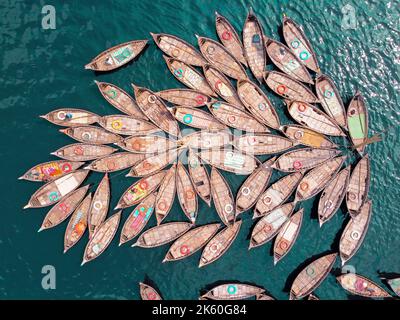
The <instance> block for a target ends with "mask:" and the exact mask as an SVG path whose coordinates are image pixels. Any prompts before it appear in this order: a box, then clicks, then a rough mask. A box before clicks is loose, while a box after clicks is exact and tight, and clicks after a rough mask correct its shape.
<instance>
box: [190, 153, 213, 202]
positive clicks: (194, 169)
mask: <svg viewBox="0 0 400 320" xmlns="http://www.w3.org/2000/svg"><path fill="white" fill-rule="evenodd" d="M188 167H189V176H190V179H191V180H192V183H193V187H194V189H195V190H196V193H197V194H198V195H199V197H200V198H201V199H203V201H204V202H205V203H207V205H208V206H209V207H210V206H211V185H210V177H209V175H208V171H207V169H206V168H205V166H204V164H203V163H202V161H201V159H200V158H199V157H198V156H197V155H196V154H195V153H194V152H193V150H191V149H189V152H188Z"/></svg>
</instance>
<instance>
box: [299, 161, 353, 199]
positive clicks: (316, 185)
mask: <svg viewBox="0 0 400 320" xmlns="http://www.w3.org/2000/svg"><path fill="white" fill-rule="evenodd" d="M346 158H347V157H346V156H342V157H336V158H333V159H331V160H328V161H325V162H323V163H321V164H320V165H319V166H317V167H315V168H314V169H312V170H310V171H309V172H307V174H306V175H305V176H304V177H303V179H301V181H300V183H299V185H298V186H297V190H296V196H295V202H297V201H305V200H308V199H310V198H312V197H314V196H315V195H317V194H318V193H320V192H321V191H322V190H323V189H324V188H325V186H326V185H327V184H328V183H329V182H330V181H331V180H332V179H333V178H334V177H335V176H336V174H337V173H338V171H339V170H340V168H341V167H342V165H343V163H344V161H345V160H346Z"/></svg>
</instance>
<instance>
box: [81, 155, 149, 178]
mask: <svg viewBox="0 0 400 320" xmlns="http://www.w3.org/2000/svg"><path fill="white" fill-rule="evenodd" d="M144 158H145V156H144V155H143V154H139V153H130V152H118V153H114V154H112V155H110V156H107V157H104V158H101V159H98V160H95V161H93V162H92V163H91V164H89V165H88V166H87V167H85V169H88V170H92V171H97V172H104V173H105V172H115V171H120V170H124V169H126V168H129V167H132V166H134V165H135V164H136V163H138V162H140V161H142V160H143V159H144Z"/></svg>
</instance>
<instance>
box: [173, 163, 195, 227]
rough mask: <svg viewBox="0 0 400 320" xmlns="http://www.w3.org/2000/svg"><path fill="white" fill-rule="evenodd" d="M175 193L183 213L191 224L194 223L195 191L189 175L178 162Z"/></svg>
mask: <svg viewBox="0 0 400 320" xmlns="http://www.w3.org/2000/svg"><path fill="white" fill-rule="evenodd" d="M176 193H177V195H178V200H179V204H180V206H181V208H182V211H183V213H184V214H185V215H186V217H187V218H188V219H189V220H190V221H191V222H192V223H195V221H196V218H197V211H198V203H197V195H196V190H195V189H194V187H193V184H192V180H191V179H190V177H189V173H188V172H187V170H186V169H185V166H184V165H183V164H182V162H180V161H178V165H177V166H176Z"/></svg>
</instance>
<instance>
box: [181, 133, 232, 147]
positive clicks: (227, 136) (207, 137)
mask: <svg viewBox="0 0 400 320" xmlns="http://www.w3.org/2000/svg"><path fill="white" fill-rule="evenodd" d="M232 140H233V136H232V134H231V132H230V131H229V130H201V131H196V132H193V133H191V134H188V135H186V136H184V137H182V138H181V139H180V140H179V141H178V145H179V146H181V147H185V148H193V149H219V148H222V147H223V146H226V145H229V144H230V143H231V142H232Z"/></svg>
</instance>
